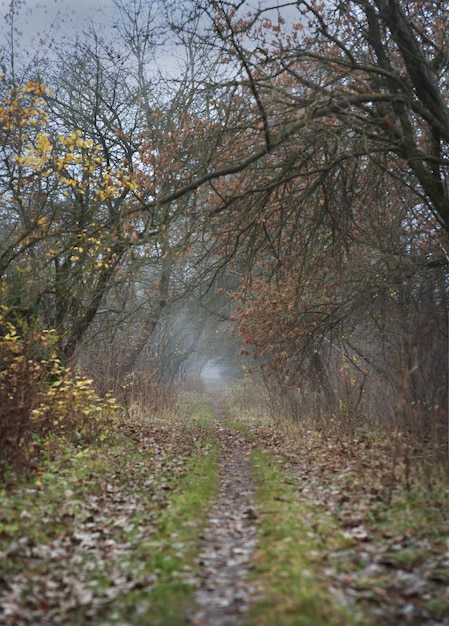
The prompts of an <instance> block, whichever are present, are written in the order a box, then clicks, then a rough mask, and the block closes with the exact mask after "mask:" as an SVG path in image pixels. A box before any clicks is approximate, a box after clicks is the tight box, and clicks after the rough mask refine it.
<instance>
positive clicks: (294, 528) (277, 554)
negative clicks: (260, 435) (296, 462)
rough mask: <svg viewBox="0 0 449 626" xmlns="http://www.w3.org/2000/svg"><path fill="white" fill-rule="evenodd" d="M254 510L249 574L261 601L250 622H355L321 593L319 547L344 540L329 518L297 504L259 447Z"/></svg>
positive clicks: (307, 625)
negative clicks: (256, 521)
mask: <svg viewBox="0 0 449 626" xmlns="http://www.w3.org/2000/svg"><path fill="white" fill-rule="evenodd" d="M252 461H253V467H254V471H255V475H256V481H257V489H256V493H255V502H256V506H257V509H258V511H259V514H260V520H261V521H260V534H259V544H258V550H257V553H256V556H255V558H254V563H253V565H254V570H253V574H252V577H253V578H254V580H256V581H258V582H259V583H261V595H262V597H263V599H262V600H260V601H258V602H257V603H256V604H255V605H254V606H253V608H252V609H251V610H250V612H249V615H248V624H249V625H254V626H350V625H355V624H357V623H358V622H357V621H356V618H355V617H354V616H353V615H352V614H351V610H350V609H349V608H345V607H344V606H342V605H340V604H338V603H337V601H336V600H335V598H333V597H332V596H331V594H330V593H329V592H328V591H327V588H326V584H325V580H323V578H322V576H321V574H320V572H321V571H322V565H323V563H322V562H321V561H322V559H323V554H325V551H326V550H328V551H337V550H344V549H345V548H346V547H347V543H346V541H345V539H344V538H343V537H342V535H341V534H340V533H339V532H338V529H337V528H336V527H335V525H334V524H333V522H332V520H331V518H330V517H329V516H326V515H325V514H319V513H317V512H316V511H314V513H313V519H314V522H313V524H312V523H311V522H310V521H309V520H310V519H311V515H310V514H311V510H310V508H309V506H308V505H307V504H306V503H304V502H301V501H300V500H299V499H298V497H297V494H295V491H294V488H293V486H292V485H291V481H289V480H286V476H285V474H284V473H283V472H282V471H281V470H280V469H279V467H278V466H277V465H276V464H275V463H273V462H272V461H271V460H270V457H269V456H268V455H266V454H265V453H263V452H261V451H258V450H256V451H254V452H253V454H252Z"/></svg>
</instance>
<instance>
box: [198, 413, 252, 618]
mask: <svg viewBox="0 0 449 626" xmlns="http://www.w3.org/2000/svg"><path fill="white" fill-rule="evenodd" d="M217 414H218V415H219V411H218V410H217ZM215 428H216V430H217V435H218V437H219V440H220V442H221V444H222V446H223V452H222V457H221V462H220V474H221V480H220V491H219V495H218V499H217V501H216V503H215V505H214V506H213V508H212V510H211V512H210V515H209V520H208V525H207V527H206V530H205V532H204V534H203V537H202V538H203V540H204V547H203V549H202V551H201V553H200V556H199V562H200V564H201V565H202V567H203V569H202V573H201V578H200V586H199V588H198V589H197V592H196V594H195V600H196V602H197V605H198V606H199V607H200V608H199V610H198V611H197V612H196V613H195V614H194V615H193V616H192V617H191V621H192V623H193V624H195V626H231V625H232V626H237V625H238V624H240V623H241V615H242V613H243V612H244V611H245V610H246V609H247V608H248V606H249V603H250V596H251V595H252V594H254V592H255V589H254V586H253V585H251V584H250V583H249V582H248V581H247V580H246V577H247V574H248V570H249V561H250V558H251V556H252V554H253V552H254V549H255V546H256V541H257V516H256V514H255V511H254V509H253V508H252V504H251V494H252V489H253V487H252V481H251V472H250V461H249V452H250V445H249V444H248V443H247V442H246V441H245V439H244V437H243V436H242V435H241V434H240V433H239V432H238V431H236V430H234V429H231V428H226V427H224V426H223V425H222V424H221V423H220V420H217V421H216V422H215Z"/></svg>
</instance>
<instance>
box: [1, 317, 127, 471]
mask: <svg viewBox="0 0 449 626" xmlns="http://www.w3.org/2000/svg"><path fill="white" fill-rule="evenodd" d="M57 342H58V337H57V336H56V334H55V333H54V332H53V331H51V330H44V329H42V328H39V326H38V324H36V323H34V322H29V321H27V320H26V319H25V318H24V317H23V316H20V315H18V314H17V311H15V310H13V309H8V308H6V307H2V309H0V478H3V477H4V475H5V472H7V471H12V472H16V471H19V470H25V471H26V470H30V469H32V468H33V464H34V463H35V460H36V459H38V457H39V454H40V453H41V452H42V450H44V449H45V448H46V445H47V444H48V442H49V440H50V439H51V438H53V439H55V438H57V439H60V438H64V437H65V438H68V439H72V440H78V441H80V442H83V441H91V440H92V439H94V438H95V437H98V436H101V435H102V432H103V431H104V429H105V425H106V423H109V421H110V419H111V417H112V416H113V415H114V413H116V412H117V409H118V405H117V403H116V402H115V400H114V399H113V398H112V397H111V396H106V397H104V398H100V397H99V396H98V394H97V393H96V392H95V389H94V387H93V385H92V381H91V380H89V379H87V378H84V377H82V376H79V375H75V374H74V373H73V371H72V370H70V369H69V368H67V367H64V366H63V365H62V364H61V362H60V360H59V358H58V354H57V348H56V346H57Z"/></svg>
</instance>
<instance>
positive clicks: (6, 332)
mask: <svg viewBox="0 0 449 626" xmlns="http://www.w3.org/2000/svg"><path fill="white" fill-rule="evenodd" d="M111 4H112V5H113V7H114V11H113V12H111V13H110V14H109V17H108V20H105V21H104V22H102V23H93V24H91V25H90V27H89V28H86V30H85V32H83V33H81V32H80V33H78V34H77V37H76V38H75V37H73V39H70V38H67V37H65V38H64V37H63V34H64V22H63V23H62V25H61V27H60V30H58V29H55V30H54V31H52V32H51V33H50V37H49V38H48V39H47V41H46V42H43V41H42V40H41V39H39V38H38V39H37V40H36V42H35V43H30V40H29V38H27V37H26V36H24V35H23V34H21V32H20V31H21V23H22V22H21V20H23V19H25V17H26V14H27V4H26V2H20V1H15V2H10V3H9V4H8V6H7V7H6V9H4V10H3V15H2V24H1V26H2V40H3V41H4V45H3V47H2V49H1V53H0V66H1V70H0V74H1V76H0V92H1V93H0V185H1V195H0V213H1V219H0V274H1V283H0V286H1V304H2V313H1V328H0V331H1V332H0V335H1V338H0V344H1V350H2V354H1V355H0V356H1V358H2V370H3V371H4V370H5V369H6V368H8V367H9V366H10V365H11V362H9V361H8V359H12V360H13V362H14V363H15V365H16V366H17V362H18V361H17V359H18V352H17V350H16V351H14V350H13V351H12V353H11V341H12V340H11V337H12V336H13V337H16V339H15V341H16V344H15V345H16V346H18V345H19V344H20V346H21V347H20V349H25V348H24V345H25V343H26V344H27V347H26V350H28V353H27V354H28V356H29V355H30V351H31V352H32V355H33V358H36V359H37V360H38V359H39V358H40V359H41V360H42V358H44V357H42V354H43V353H45V354H47V353H48V351H50V352H51V354H52V357H51V358H52V359H53V360H54V362H57V363H60V364H61V367H63V366H68V367H70V368H72V369H73V370H76V371H78V370H79V371H83V372H86V373H87V374H88V375H89V376H90V377H91V378H92V379H93V380H94V382H95V385H96V388H97V390H98V392H99V393H101V394H104V393H106V392H108V391H112V392H113V393H115V394H116V395H117V396H120V394H121V393H122V395H123V392H122V391H121V390H122V389H123V388H124V386H125V387H126V384H127V383H128V382H129V381H130V380H131V379H132V378H133V377H135V378H139V380H140V381H144V384H149V383H150V382H151V384H155V385H156V384H157V385H159V386H160V387H161V388H162V387H164V385H165V386H166V385H171V384H173V383H174V382H177V381H178V382H179V381H184V382H186V384H187V383H188V384H198V381H201V375H202V372H204V371H205V369H204V368H206V367H212V368H215V369H216V370H218V371H221V372H222V373H223V375H224V374H226V376H228V377H229V380H232V381H235V380H238V379H239V378H241V377H244V376H245V377H247V376H253V377H254V379H255V380H257V381H258V382H259V384H261V385H263V386H264V388H265V389H266V390H267V393H269V394H271V395H272V397H273V398H283V399H284V402H285V403H287V404H288V406H289V407H290V412H291V413H292V415H293V416H295V417H296V418H298V419H301V416H303V415H306V414H307V415H308V416H313V417H314V418H316V419H317V420H320V422H322V423H323V424H326V421H327V420H328V419H330V417H332V419H334V420H335V419H336V420H340V421H341V422H342V423H345V421H347V420H354V419H357V420H359V421H360V422H362V423H366V424H378V425H380V426H381V427H382V428H391V429H393V428H400V429H405V430H407V431H410V432H415V433H417V434H419V435H420V436H424V437H427V438H431V439H432V440H433V441H435V442H436V443H437V444H438V445H440V446H442V447H444V446H445V445H446V444H445V442H446V441H447V419H448V416H447V406H448V392H447V386H448V385H447V382H448V381H447V377H448V320H449V314H448V288H449V283H448V265H449V238H448V233H449V187H448V183H449V178H448V175H449V160H448V159H449V155H448V146H449V106H448V105H449V100H448V97H449V74H448V71H449V70H448V68H449V65H448V59H449V40H448V35H447V29H446V24H447V22H448V18H449V5H448V2H447V1H446V0H434V1H433V2H422V0H326V1H324V2H323V1H320V0H297V1H289V0H287V1H285V2H282V3H281V2H276V1H275V0H264V1H261V2H255V1H252V2H250V1H249V0H235V1H234V0H232V1H225V0H213V1H212V0H211V1H209V0H190V1H189V2H188V3H185V2H177V1H176V0H172V1H162V0H161V1H160V2H157V1H154V2H148V1H145V0H126V1H125V0H111ZM33 41H34V40H33ZM49 333H51V337H52V340H51V350H50V348H49V347H48V346H49V340H48V336H49ZM20 337H26V340H25V339H24V340H23V341H22V340H19V338H20ZM5 346H6V347H5ZM46 350H47V352H45V351H46ZM19 351H20V350H19ZM11 354H13V356H12V357H11ZM45 358H47V357H45ZM17 367H18V366H17ZM30 375H31V374H30ZM40 375H41V374H40ZM46 375H48V372H47V374H46ZM41 378H42V375H41ZM2 380H5V379H4V376H3V378H2ZM2 385H3V387H2V394H3V395H2V397H3V396H5V398H6V396H8V393H9V392H8V391H7V390H6V391H5V389H4V384H3V383H2ZM5 394H6V395H5ZM8 397H9V396H8ZM16 400H17V398H16V399H15V400H14V401H16ZM5 401H6V400H5ZM24 410H26V407H25V409H24ZM5 420H6V421H5ZM3 421H4V422H5V424H8V420H7V417H4V418H3Z"/></svg>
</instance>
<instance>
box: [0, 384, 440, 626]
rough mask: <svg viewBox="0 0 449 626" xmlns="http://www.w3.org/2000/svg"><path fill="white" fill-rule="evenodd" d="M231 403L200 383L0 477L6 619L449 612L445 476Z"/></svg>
mask: <svg viewBox="0 0 449 626" xmlns="http://www.w3.org/2000/svg"><path fill="white" fill-rule="evenodd" d="M221 406H222V405H218V404H217V403H213V402H212V400H211V399H210V398H208V397H206V396H200V395H198V394H196V395H195V394H192V395H191V396H189V397H187V398H184V399H183V402H182V404H180V406H179V409H178V411H177V413H176V415H172V416H164V417H159V418H158V417H154V416H150V417H142V418H140V419H135V420H128V421H124V422H123V423H122V424H120V425H119V428H118V429H117V431H116V432H114V433H111V435H110V436H109V437H108V438H106V439H105V440H104V441H98V442H93V443H92V444H91V445H90V446H86V447H84V448H80V447H77V446H74V447H72V448H70V446H69V447H67V443H66V444H64V446H65V447H59V448H56V449H55V450H54V453H52V454H51V455H50V453H49V454H48V458H47V460H45V462H44V463H43V464H42V466H41V468H40V469H39V471H38V472H37V474H36V475H34V476H33V477H31V478H30V479H28V480H23V481H17V482H16V484H15V485H14V486H12V487H10V488H9V489H7V490H6V489H4V490H2V491H1V492H0V624H1V625H5V626H84V625H85V624H92V623H93V624H95V625H96V626H114V625H116V626H143V625H145V626H146V625H147V624H148V625H150V626H187V625H193V626H306V625H307V626H369V625H371V624H376V623H381V624H382V625H383V626H398V625H402V624H403V625H407V626H409V625H411V626H422V625H424V626H449V537H448V512H449V506H448V504H449V494H448V490H447V481H446V482H440V483H437V482H436V483H434V485H432V484H430V483H429V482H428V481H426V480H423V477H422V475H421V474H420V473H416V475H414V474H411V473H410V471H409V469H410V468H409V469H408V473H407V474H406V475H405V478H404V477H403V476H401V467H400V463H399V462H398V460H397V459H394V458H392V456H391V447H389V446H388V445H387V442H383V443H381V442H379V441H377V442H376V441H375V440H374V439H369V438H368V437H367V436H366V435H364V436H359V437H354V436H352V437H351V438H347V439H345V438H344V437H343V436H342V435H340V434H338V435H333V434H332V433H324V432H323V433H318V432H315V431H312V430H306V429H301V428H299V427H298V425H294V424H290V425H289V424H285V423H281V422H278V423H274V422H273V421H272V420H270V419H268V418H264V417H263V416H261V415H260V414H259V415H255V414H254V412H251V411H248V410H246V411H245V410H242V409H241V407H240V406H239V405H232V404H228V405H227V406H226V405H223V406H225V409H224V410H223V409H221V408H220V407H221ZM55 445H56V443H55ZM434 480H436V477H434Z"/></svg>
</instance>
